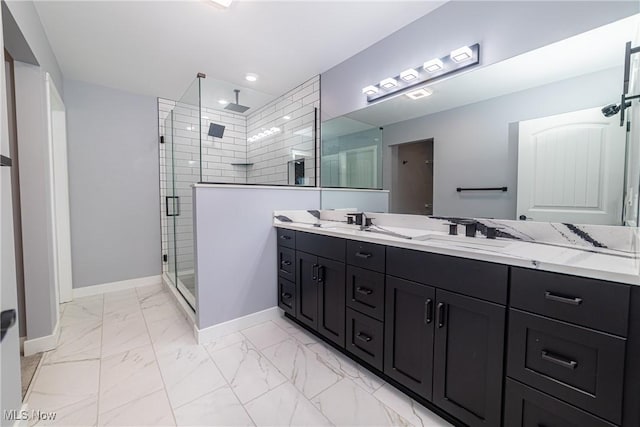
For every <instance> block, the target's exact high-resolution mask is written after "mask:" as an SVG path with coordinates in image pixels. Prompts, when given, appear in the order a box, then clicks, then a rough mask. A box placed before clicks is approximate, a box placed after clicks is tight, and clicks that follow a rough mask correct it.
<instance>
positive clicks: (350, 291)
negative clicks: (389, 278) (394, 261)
mask: <svg viewBox="0 0 640 427" xmlns="http://www.w3.org/2000/svg"><path fill="white" fill-rule="evenodd" d="M347 305H348V306H349V307H351V308H353V309H354V310H358V311H359V312H361V313H364V314H366V315H367V316H371V317H373V318H375V319H378V320H380V321H382V320H384V274H382V273H376V272H374V271H369V270H364V269H362V268H358V267H353V266H350V265H348V266H347Z"/></svg>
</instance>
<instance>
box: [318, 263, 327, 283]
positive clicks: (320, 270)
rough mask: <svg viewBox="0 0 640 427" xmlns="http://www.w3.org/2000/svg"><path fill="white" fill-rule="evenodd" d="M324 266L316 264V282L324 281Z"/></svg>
mask: <svg viewBox="0 0 640 427" xmlns="http://www.w3.org/2000/svg"><path fill="white" fill-rule="evenodd" d="M325 270H326V269H325V266H324V265H320V266H318V282H319V283H324V277H325V273H326V271H325Z"/></svg>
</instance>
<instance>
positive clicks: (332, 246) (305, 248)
mask: <svg viewBox="0 0 640 427" xmlns="http://www.w3.org/2000/svg"><path fill="white" fill-rule="evenodd" d="M296 249H297V250H299V251H302V252H307V253H310V254H313V255H317V256H320V257H323V258H329V259H333V260H336V261H341V262H344V260H345V251H346V240H345V239H341V238H338V237H331V236H323V235H321V234H313V233H304V232H300V231H299V232H297V233H296Z"/></svg>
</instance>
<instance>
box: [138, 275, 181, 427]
mask: <svg viewBox="0 0 640 427" xmlns="http://www.w3.org/2000/svg"><path fill="white" fill-rule="evenodd" d="M162 289H163V291H164V286H162ZM136 297H137V299H138V305H139V306H140V310H141V311H142V319H143V320H144V327H145V328H146V330H147V335H148V336H149V342H150V343H151V350H153V358H154V360H155V361H156V366H157V367H158V373H159V374H160V379H161V380H162V385H163V387H162V389H163V390H164V394H165V397H166V398H167V402H168V403H169V409H171V416H172V417H173V422H174V423H175V425H176V426H177V425H178V419H177V418H176V414H175V410H174V408H173V405H171V399H169V389H168V387H167V383H166V381H165V379H164V375H162V369H160V362H159V360H158V354H157V351H156V346H155V344H154V342H153V338H152V337H151V332H150V331H149V324H148V322H147V316H145V315H144V310H143V309H142V303H141V302H140V294H139V293H138V288H136ZM154 393H155V392H154Z"/></svg>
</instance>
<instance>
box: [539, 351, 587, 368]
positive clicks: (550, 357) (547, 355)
mask: <svg viewBox="0 0 640 427" xmlns="http://www.w3.org/2000/svg"><path fill="white" fill-rule="evenodd" d="M540 357H541V358H542V360H546V361H547V362H551V363H555V364H556V365H558V366H562V367H563V368H567V369H576V368H577V367H578V362H576V361H575V360H571V359H568V358H566V357H563V356H559V355H557V354H553V353H551V352H550V351H547V350H542V352H541V353H540Z"/></svg>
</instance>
